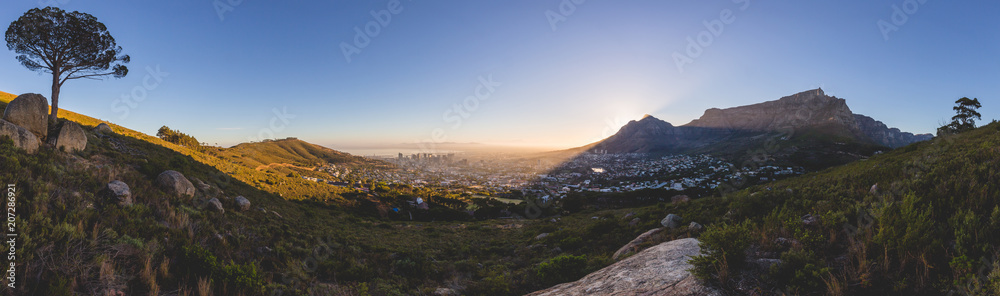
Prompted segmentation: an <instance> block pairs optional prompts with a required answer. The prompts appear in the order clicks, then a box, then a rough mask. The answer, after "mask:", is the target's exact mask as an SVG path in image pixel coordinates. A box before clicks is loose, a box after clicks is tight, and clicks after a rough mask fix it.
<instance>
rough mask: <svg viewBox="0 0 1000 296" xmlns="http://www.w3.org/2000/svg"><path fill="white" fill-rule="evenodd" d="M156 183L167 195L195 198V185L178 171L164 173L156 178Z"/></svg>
mask: <svg viewBox="0 0 1000 296" xmlns="http://www.w3.org/2000/svg"><path fill="white" fill-rule="evenodd" d="M156 183H157V184H159V185H160V187H161V188H163V190H165V191H166V192H167V193H170V194H173V195H175V196H177V197H183V196H188V197H192V196H194V190H195V189H194V184H191V181H188V179H187V178H185V177H184V174H181V173H180V172H178V171H173V170H170V171H163V172H162V173H160V175H159V176H157V177H156Z"/></svg>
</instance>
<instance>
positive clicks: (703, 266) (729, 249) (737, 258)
mask: <svg viewBox="0 0 1000 296" xmlns="http://www.w3.org/2000/svg"><path fill="white" fill-rule="evenodd" d="M699 240H700V241H701V244H700V246H701V249H702V250H703V251H704V252H705V255H702V256H697V257H693V258H691V264H692V265H694V274H695V276H697V277H698V278H700V279H702V280H706V281H710V280H713V279H717V280H719V281H720V282H725V280H726V279H728V274H729V272H730V271H734V270H737V269H738V268H739V267H742V266H743V264H744V263H745V261H746V249H747V248H748V247H749V246H750V224H749V222H748V221H744V222H743V223H740V224H733V225H730V224H722V225H715V226H714V227H709V228H708V230H706V231H705V233H703V234H702V235H701V237H700V238H699Z"/></svg>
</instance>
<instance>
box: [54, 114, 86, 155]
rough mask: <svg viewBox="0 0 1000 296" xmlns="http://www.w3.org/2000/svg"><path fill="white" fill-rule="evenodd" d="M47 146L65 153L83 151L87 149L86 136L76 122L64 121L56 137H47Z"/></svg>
mask: <svg viewBox="0 0 1000 296" xmlns="http://www.w3.org/2000/svg"><path fill="white" fill-rule="evenodd" d="M49 145H52V146H53V147H55V148H56V149H64V151H66V152H73V151H75V150H79V151H83V149H87V134H86V133H84V132H83V128H81V127H80V125H79V124H76V122H72V121H66V122H63V124H62V126H61V127H59V133H58V134H57V135H55V136H53V137H49Z"/></svg>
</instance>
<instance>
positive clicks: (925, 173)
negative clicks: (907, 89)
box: [696, 123, 1000, 295]
mask: <svg viewBox="0 0 1000 296" xmlns="http://www.w3.org/2000/svg"><path fill="white" fill-rule="evenodd" d="M998 168H1000V124H997V123H993V124H990V125H987V126H984V127H981V128H979V129H976V130H973V131H970V132H966V133H963V134H959V135H954V136H946V137H940V138H937V139H934V140H932V141H928V142H921V143H916V144H913V145H910V146H907V147H904V148H900V149H897V150H894V151H891V152H888V153H885V154H882V155H876V156H874V157H872V158H870V159H868V160H864V161H858V162H854V163H851V164H848V165H845V166H841V167H836V168H831V169H828V170H825V171H822V172H818V173H813V174H808V175H805V176H802V177H797V178H792V179H787V180H783V181H778V182H774V183H771V184H767V185H765V186H757V187H753V188H749V189H747V190H743V191H740V192H736V193H733V194H731V195H727V196H725V197H723V198H719V199H718V201H719V202H721V203H724V204H726V207H727V208H728V211H727V214H726V215H725V217H724V219H725V223H724V224H721V225H713V226H709V228H708V229H709V231H707V232H706V233H705V234H704V235H702V236H701V238H702V242H703V247H705V248H708V249H709V250H711V254H710V255H708V256H705V257H701V258H699V259H697V260H696V267H697V273H698V274H699V275H700V276H701V277H703V278H705V279H708V280H710V281H711V282H714V283H716V284H718V285H720V286H722V287H725V288H727V289H729V290H731V291H738V292H739V293H750V294H771V293H777V292H783V293H789V294H816V295H820V294H831V295H876V294H886V295H889V294H892V295H898V294H911V295H944V294H948V293H953V292H954V293H960V294H955V295H1000V267H998V264H1000V262H998V259H997V255H998V254H1000V253H998V251H1000V250H998V249H997V246H1000V199H998V196H1000V170H998ZM775 259H777V260H775ZM775 262H780V263H778V264H773V263H775ZM768 266H769V267H768ZM962 293H965V294H962Z"/></svg>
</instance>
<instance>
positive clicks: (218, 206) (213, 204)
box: [206, 197, 226, 214]
mask: <svg viewBox="0 0 1000 296" xmlns="http://www.w3.org/2000/svg"><path fill="white" fill-rule="evenodd" d="M206 206H207V207H208V209H209V210H212V211H215V212H217V213H220V214H225V213H226V208H224V207H222V202H221V201H219V199H218V198H214V197H213V198H212V199H209V200H208V203H207V204H206Z"/></svg>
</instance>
